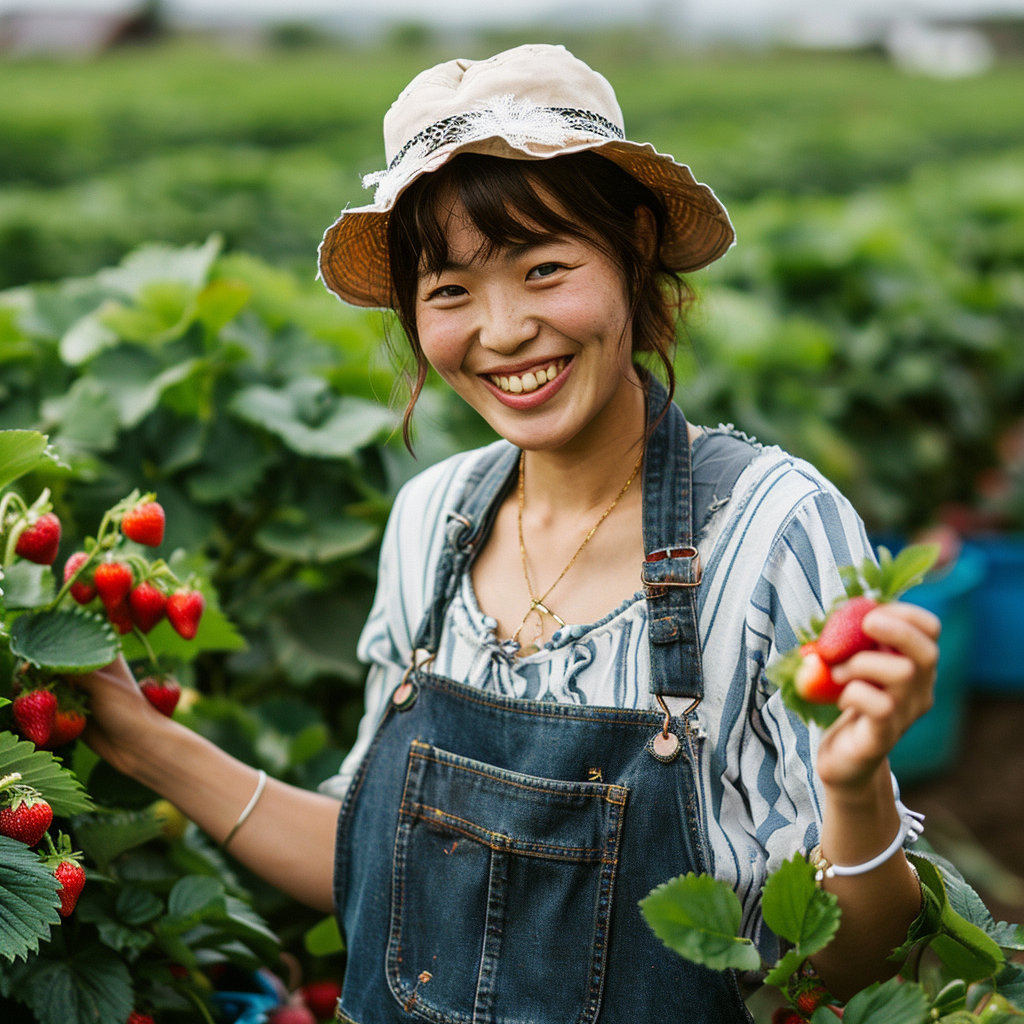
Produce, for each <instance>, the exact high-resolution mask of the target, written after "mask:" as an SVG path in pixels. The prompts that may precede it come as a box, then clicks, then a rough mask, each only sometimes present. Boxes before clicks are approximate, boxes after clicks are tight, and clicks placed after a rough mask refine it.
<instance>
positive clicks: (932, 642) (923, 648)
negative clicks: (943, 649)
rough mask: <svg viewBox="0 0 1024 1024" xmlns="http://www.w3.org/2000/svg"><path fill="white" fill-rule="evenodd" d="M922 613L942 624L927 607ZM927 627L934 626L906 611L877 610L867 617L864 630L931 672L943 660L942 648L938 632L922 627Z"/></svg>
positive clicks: (879, 641)
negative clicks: (940, 656) (938, 640)
mask: <svg viewBox="0 0 1024 1024" xmlns="http://www.w3.org/2000/svg"><path fill="white" fill-rule="evenodd" d="M903 607H904V608H913V607H914V606H913V605H904V606H903ZM918 610H919V611H920V612H922V613H923V614H924V615H928V616H930V619H935V621H936V622H938V619H936V618H935V616H934V615H932V614H931V612H927V611H925V609H924V608H920V609H918ZM924 625H929V626H930V625H931V623H930V620H927V619H923V618H920V617H919V616H917V615H915V614H909V615H908V614H907V613H905V612H897V611H895V610H893V611H890V610H889V609H884V610H882V609H877V608H876V609H875V610H874V611H871V612H868V614H867V615H865V616H864V624H863V629H864V632H865V633H866V634H867V635H868V636H870V637H871V639H872V640H876V641H877V642H878V643H880V644H884V645H885V646H887V647H891V648H893V649H894V650H896V651H899V653H900V654H905V655H906V656H907V657H908V658H910V659H911V660H912V661H913V662H914V663H915V664H916V665H917V666H919V667H920V668H922V669H924V670H926V671H929V672H930V671H932V670H933V669H934V668H935V666H936V664H937V663H938V660H939V645H938V644H937V643H936V640H937V638H938V633H937V632H936V633H932V632H931V631H930V630H929V629H925V628H922V627H923V626H924Z"/></svg>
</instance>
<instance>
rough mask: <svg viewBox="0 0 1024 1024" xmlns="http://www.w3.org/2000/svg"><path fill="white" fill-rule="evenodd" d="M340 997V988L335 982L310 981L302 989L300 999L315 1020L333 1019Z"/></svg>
mask: <svg viewBox="0 0 1024 1024" xmlns="http://www.w3.org/2000/svg"><path fill="white" fill-rule="evenodd" d="M340 996H341V986H340V985H339V984H338V983H337V982H336V981H311V982H310V983H309V984H308V985H304V986H303V988H302V998H303V999H304V1000H305V1001H306V1005H307V1006H308V1007H309V1008H310V1009H311V1010H312V1011H313V1016H314V1017H316V1019H317V1020H331V1019H333V1017H334V1010H335V1007H337V1005H338V999H339V998H340Z"/></svg>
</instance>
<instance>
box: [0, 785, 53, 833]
mask: <svg viewBox="0 0 1024 1024" xmlns="http://www.w3.org/2000/svg"><path fill="white" fill-rule="evenodd" d="M52 821H53V810H52V809H51V807H50V805H49V804H48V803H47V802H46V801H45V800H44V799H43V798H42V797H41V796H21V795H18V796H15V798H14V800H13V801H12V803H11V805H10V806H9V807H5V808H4V809H3V810H2V811H0V835H2V836H7V838H8V839H17V840H18V842H20V843H24V844H25V845H26V846H35V845H36V843H38V842H39V840H40V839H42V838H43V833H44V832H45V831H46V830H47V829H48V828H49V827H50V823H51V822H52Z"/></svg>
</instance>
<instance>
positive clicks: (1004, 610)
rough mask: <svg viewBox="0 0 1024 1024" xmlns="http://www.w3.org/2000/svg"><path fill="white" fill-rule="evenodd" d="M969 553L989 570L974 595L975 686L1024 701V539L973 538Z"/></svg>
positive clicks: (972, 666)
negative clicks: (978, 557)
mask: <svg viewBox="0 0 1024 1024" xmlns="http://www.w3.org/2000/svg"><path fill="white" fill-rule="evenodd" d="M970 549H971V550H973V551H976V552H978V553H980V554H981V555H982V556H983V557H984V558H985V561H986V563H987V565H988V572H987V573H986V574H985V581H984V583H982V585H981V586H980V587H979V588H978V590H977V591H976V592H975V594H974V637H975V640H976V643H975V647H974V652H973V655H972V657H971V662H970V670H969V676H970V680H971V686H972V687H974V689H976V690H984V691H986V692H987V693H1003V694H1011V693H1013V694H1017V695H1019V696H1024V658H1022V657H1021V650H1022V642H1021V641H1022V637H1024V535H1020V534H1018V535H1016V536H1012V535H1011V536H1004V537H984V538H981V537H979V538H975V539H972V540H971V543H970Z"/></svg>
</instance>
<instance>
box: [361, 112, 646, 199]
mask: <svg viewBox="0 0 1024 1024" xmlns="http://www.w3.org/2000/svg"><path fill="white" fill-rule="evenodd" d="M572 134H583V135H590V136H595V135H596V136H598V137H599V138H603V139H625V137H626V135H625V132H623V130H622V129H621V128H620V127H619V126H618V125H617V124H614V123H613V122H612V121H609V120H608V119H607V118H606V117H602V116H601V115H600V114H595V113H594V112H593V111H591V110H579V109H577V108H575V107H542V106H540V105H539V104H537V103H532V102H531V101H529V100H517V99H516V98H515V96H513V95H511V94H509V95H507V96H499V97H498V98H497V99H495V101H494V103H493V105H492V106H490V107H486V108H484V109H483V110H468V111H465V112H464V113H461V114H455V115H453V116H452V117H446V118H444V119H443V120H441V121H435V122H434V123H433V124H431V125H428V126H427V127H426V128H424V129H423V130H422V131H420V132H417V133H416V134H415V135H414V136H413V137H412V138H411V139H410V140H409V141H408V142H407V143H406V144H405V145H404V146H403V147H402V148H401V149H400V150H399V151H398V153H396V154H395V157H394V159H393V160H392V161H391V163H389V164H388V168H387V170H386V171H375V172H374V173H373V174H366V175H363V188H376V189H377V191H376V192H375V193H374V203H375V204H376V205H386V204H388V203H390V202H391V200H392V199H393V198H394V197H395V195H396V194H397V192H398V190H399V188H400V187H401V184H402V183H403V182H404V180H405V178H406V177H407V175H408V171H407V170H403V167H402V165H403V164H407V163H410V162H412V161H419V160H423V159H425V158H426V157H428V156H430V154H431V153H433V152H435V151H436V150H438V149H440V148H441V147H442V146H447V145H449V144H451V143H465V142H474V141H476V140H478V139H489V138H495V137H497V138H502V139H504V140H505V141H506V142H508V143H509V145H510V146H512V147H514V148H515V149H524V148H525V147H526V146H527V145H528V144H530V143H533V144H540V145H552V146H560V145H563V144H564V143H565V142H566V139H567V138H568V136H569V135H572Z"/></svg>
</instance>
